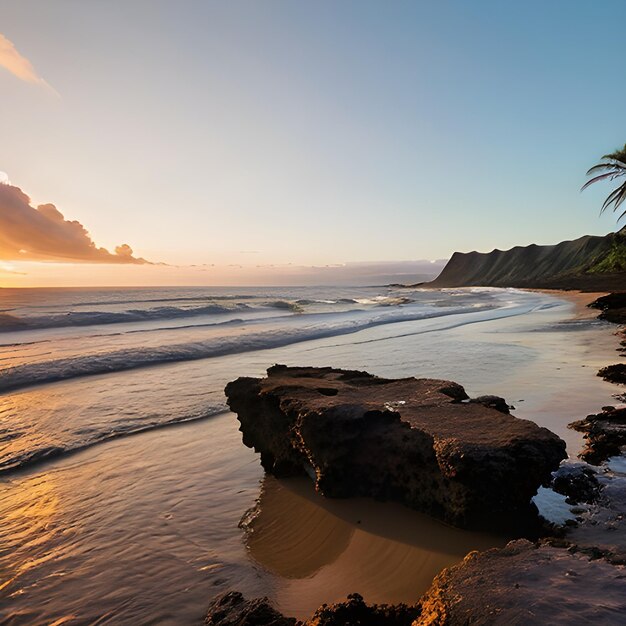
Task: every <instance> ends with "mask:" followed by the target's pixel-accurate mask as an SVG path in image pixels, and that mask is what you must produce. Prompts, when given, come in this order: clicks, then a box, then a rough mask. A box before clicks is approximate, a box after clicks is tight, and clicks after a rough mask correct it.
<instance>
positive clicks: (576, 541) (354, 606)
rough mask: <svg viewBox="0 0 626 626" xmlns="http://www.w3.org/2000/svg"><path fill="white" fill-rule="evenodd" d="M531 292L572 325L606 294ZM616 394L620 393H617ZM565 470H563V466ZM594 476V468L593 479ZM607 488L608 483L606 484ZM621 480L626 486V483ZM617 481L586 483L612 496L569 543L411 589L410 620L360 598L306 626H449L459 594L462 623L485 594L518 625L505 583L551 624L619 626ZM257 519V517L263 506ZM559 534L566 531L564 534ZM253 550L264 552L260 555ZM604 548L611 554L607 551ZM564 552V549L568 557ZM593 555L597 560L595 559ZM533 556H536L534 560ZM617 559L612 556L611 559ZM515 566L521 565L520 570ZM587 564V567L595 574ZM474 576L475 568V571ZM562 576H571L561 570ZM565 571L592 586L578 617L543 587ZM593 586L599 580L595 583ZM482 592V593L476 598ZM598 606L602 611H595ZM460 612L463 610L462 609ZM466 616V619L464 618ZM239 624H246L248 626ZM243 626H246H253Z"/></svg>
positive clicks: (513, 549)
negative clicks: (360, 619)
mask: <svg viewBox="0 0 626 626" xmlns="http://www.w3.org/2000/svg"><path fill="white" fill-rule="evenodd" d="M528 291H530V290H528ZM532 291H535V292H540V293H545V294H547V295H551V296H554V297H557V298H559V299H561V300H565V301H567V302H569V303H570V304H571V305H573V311H572V313H573V314H572V316H571V317H570V320H571V321H591V320H594V319H595V318H597V317H598V313H597V311H594V310H593V309H590V308H589V306H588V305H589V304H590V303H592V302H594V301H595V300H596V299H597V298H598V297H601V296H604V295H606V293H605V292H575V293H572V292H565V293H563V292H560V291H558V290H532ZM604 330H605V329H603V332H604ZM606 330H610V331H611V332H610V337H611V339H612V341H613V342H614V343H615V346H614V348H615V350H617V349H618V347H617V344H618V341H617V340H616V339H615V337H616V335H617V331H616V327H615V326H614V325H610V326H608V327H607V329H606ZM607 334H608V333H607ZM605 338H606V339H607V343H608V336H607V337H605ZM603 344H604V342H603ZM604 347H606V344H604ZM602 358H604V359H608V358H609V353H608V352H605V351H604V350H603V351H602ZM589 365H591V364H590V363H581V366H583V367H584V366H589ZM615 389H619V388H618V387H615ZM622 458H623V457H622ZM566 463H567V462H566ZM578 465H579V464H578ZM575 466H576V464H574V465H573V466H572V467H575ZM565 467H567V465H566V466H565ZM603 467H604V466H603ZM599 470H600V468H598V469H597V470H591V471H599ZM607 471H609V470H608V466H606V467H605V469H604V472H607ZM611 471H612V472H613V473H614V468H612V470H611ZM567 472H569V470H566V473H567ZM618 476H619V475H618ZM268 478H270V481H272V480H274V481H275V479H273V478H271V477H268ZM612 480H613V481H614V482H611V481H612ZM623 480H624V481H626V478H624V479H623ZM621 481H622V478H621V477H618V478H617V479H616V478H615V476H614V475H613V476H610V477H603V478H602V479H600V483H597V482H596V483H593V482H592V483H590V484H597V485H599V484H602V486H603V487H604V488H605V489H606V493H607V494H609V493H611V496H606V497H609V500H604V501H601V503H600V504H598V505H597V506H595V507H593V506H589V505H587V506H585V505H584V504H583V505H582V508H580V506H579V507H578V513H579V514H580V513H581V512H582V513H584V515H583V516H582V517H581V516H580V515H579V516H578V517H577V522H576V523H574V524H573V526H574V528H575V530H576V531H577V534H576V532H575V533H573V534H571V539H570V540H568V539H556V537H559V536H560V533H559V532H556V534H555V537H552V538H550V537H548V538H547V539H546V540H544V541H543V542H540V543H539V544H535V545H533V544H531V543H529V542H520V541H517V542H512V543H510V544H508V546H507V547H506V548H504V549H502V548H496V549H490V550H488V551H486V552H485V551H480V549H479V552H478V553H471V554H469V555H468V556H467V557H466V558H465V559H464V560H463V562H461V563H460V564H458V565H454V566H452V567H450V566H448V567H446V568H445V569H443V570H442V572H441V573H440V574H439V575H438V576H437V577H435V580H434V582H433V584H432V585H431V587H430V588H429V590H428V591H427V592H426V593H424V594H423V595H422V594H421V593H420V592H418V591H417V589H414V592H415V594H416V596H421V599H420V598H418V597H416V598H415V600H414V604H413V606H412V607H411V609H410V611H414V612H415V613H414V614H412V615H411V617H410V618H408V617H407V616H406V615H404V614H403V611H404V610H405V608H406V607H404V605H397V604H396V606H395V607H380V606H377V605H376V604H374V605H372V606H370V607H367V606H363V605H362V599H361V596H360V595H357V596H348V600H347V601H344V602H340V603H338V604H336V605H334V606H330V607H328V608H324V607H323V608H321V609H319V610H318V612H316V613H315V615H314V617H313V618H312V621H311V622H308V621H307V622H306V624H309V623H315V624H318V623H326V622H319V621H317V620H318V614H319V613H320V612H322V613H324V614H325V615H327V616H329V617H330V621H329V622H328V623H329V624H334V623H337V624H340V623H342V622H341V621H337V622H334V621H332V620H333V615H334V614H335V613H336V614H337V615H343V614H345V612H346V611H348V612H350V611H356V612H359V613H358V614H361V613H362V612H363V611H369V613H367V615H370V616H372V615H373V616H378V617H379V618H380V615H381V611H382V615H384V616H385V619H387V618H388V619H389V622H387V621H385V620H384V619H382V618H380V623H381V624H382V623H394V624H396V623H406V624H409V623H413V624H414V625H415V624H444V623H446V624H447V623H456V622H455V621H454V618H452V621H450V619H451V618H450V612H454V611H457V612H458V613H459V614H461V609H459V608H458V606H455V605H457V603H458V597H459V594H460V593H461V594H465V595H467V596H468V597H469V600H467V599H465V598H464V599H463V600H462V601H461V603H460V606H461V607H462V608H463V610H464V611H466V612H465V613H463V614H464V615H465V616H466V617H467V616H468V615H472V618H473V619H476V618H478V619H479V620H480V616H481V612H483V611H485V610H486V607H485V606H484V603H485V599H484V595H482V594H487V595H490V596H491V597H492V598H499V599H498V600H496V602H500V603H501V605H502V607H506V608H502V609H498V610H499V611H500V610H502V611H504V612H503V614H502V615H505V614H506V613H507V612H508V614H509V617H512V618H513V619H516V618H517V617H520V616H522V615H524V614H526V611H527V609H526V607H525V606H524V605H523V604H521V605H520V604H519V602H518V604H517V605H516V604H515V601H513V602H512V601H511V600H510V595H511V594H510V591H508V590H507V589H504V588H503V586H504V587H506V583H505V582H503V581H504V580H511V579H512V580H515V581H522V586H523V587H524V586H527V587H528V589H529V590H530V591H529V592H528V593H529V594H530V597H529V596H526V597H524V593H521V594H520V596H521V598H523V599H524V601H525V602H528V600H529V599H530V598H532V599H533V600H534V601H536V604H537V608H538V607H542V614H545V615H550V616H551V619H554V620H555V621H554V623H583V621H584V620H585V619H587V618H588V617H590V616H591V615H597V613H596V612H597V611H598V610H599V607H602V609H600V610H601V611H602V616H603V619H606V622H605V623H607V624H613V623H615V624H618V623H620V622H619V620H620V619H621V615H622V611H623V609H624V606H623V604H622V603H621V598H622V597H623V591H624V584H623V582H622V580H623V578H624V573H625V572H626V570H624V567H623V565H622V563H623V561H622V560H621V558H622V557H620V556H619V554H620V551H623V550H624V546H623V545H621V544H620V540H621V541H623V538H622V535H623V529H622V533H610V532H608V533H607V531H612V530H615V526H614V523H613V521H612V517H611V516H610V514H609V515H608V517H609V522H610V523H608V524H607V523H606V517H607V513H606V512H605V511H609V512H611V511H613V509H612V503H611V502H612V500H611V498H613V499H615V491H613V492H611V491H610V488H611V487H612V488H613V489H614V490H615V488H617V489H618V490H621V492H620V494H619V496H620V498H622V499H623V498H624V495H625V494H624V490H625V489H626V482H621ZM280 488H282V489H284V488H285V487H284V486H283V487H280ZM572 504H577V502H572ZM620 506H621V505H620ZM269 508H271V507H269ZM572 510H577V509H576V507H574V508H573V509H572ZM613 512H614V511H613ZM266 513H267V511H266ZM273 513H274V514H275V515H276V518H275V522H276V521H278V522H280V520H281V519H283V518H287V517H289V514H288V512H287V511H285V510H283V511H278V510H277V511H275V512H273ZM260 515H263V509H262V506H261V514H260ZM598 519H599V520H600V521H601V522H604V526H601V527H600V528H594V527H595V526H596V525H597V524H598ZM617 519H619V520H621V519H622V516H621V515H618V517H617ZM270 528H271V524H270ZM564 528H567V526H566V527H564ZM589 528H592V531H591V532H589ZM259 530H262V531H263V534H265V533H267V532H268V529H267V527H266V528H263V527H261V528H260V529H259ZM274 530H275V529H274ZM615 535H617V537H618V539H617V544H616V545H612V544H610V542H608V541H607V539H606V537H607V536H608V537H609V538H615ZM270 536H271V531H270ZM566 536H567V533H566ZM590 538H591V539H590ZM265 539H266V538H265V537H254V538H253V543H252V546H253V547H252V552H253V553H254V552H257V553H260V554H265V555H266V557H267V555H270V556H269V558H270V560H271V558H272V556H271V555H272V554H273V552H274V549H275V548H276V545H272V541H271V539H270V541H269V542H268V543H266V542H265ZM590 540H591V541H592V543H591V544H590V543H589V541H590ZM603 542H604V546H603V547H601V548H597V547H595V546H596V545H603ZM614 543H615V542H614ZM259 545H260V546H261V548H262V549H259ZM607 545H608V546H609V547H608V548H607ZM566 548H569V549H567V550H566ZM594 550H595V551H599V552H598V553H597V554H595V553H594ZM535 551H536V555H535V554H534V552H535ZM578 551H580V552H581V555H580V556H579V555H575V554H574V553H575V552H578ZM616 552H617V556H616V555H615V554H616ZM501 555H502V556H501ZM586 555H591V556H592V557H593V558H595V559H598V557H600V561H597V560H596V561H590V560H589V556H586ZM594 555H595V556H594ZM611 555H613V558H610V556H611ZM502 557H504V559H502ZM261 559H263V557H261ZM481 559H482V560H481ZM607 559H608V560H607ZM499 560H501V561H502V563H500V562H499ZM518 562H519V563H520V564H521V565H518V564H517V563H518ZM475 563H480V565H478V566H476V565H475ZM538 563H543V565H538ZM494 564H495V565H494ZM591 564H593V566H592V565H591ZM476 567H478V571H475V570H476ZM519 567H521V568H522V569H521V571H520V570H517V569H516V568H519ZM472 568H474V570H473V569H472ZM494 568H495V569H494ZM534 568H539V569H537V571H536V572H535V571H534ZM567 568H570V569H569V570H567ZM566 570H567V571H571V572H575V571H576V573H572V576H574V575H575V576H577V577H578V576H581V577H582V579H586V578H587V577H588V576H592V578H593V579H594V585H591V586H587V585H585V584H584V583H583V584H582V585H580V584H579V585H578V589H577V597H578V598H579V600H580V601H581V602H583V603H585V606H586V608H585V610H584V611H583V612H579V613H576V612H573V613H570V612H569V611H568V610H567V609H568V604H567V603H568V601H567V600H566V599H564V597H563V591H559V590H558V588H555V589H554V590H553V591H546V590H545V586H546V585H552V584H553V579H554V578H555V577H556V578H558V577H560V576H562V575H563V573H564V572H565V571H566ZM350 571H354V569H353V568H351V570H350ZM592 571H593V575H592ZM470 572H473V573H470ZM566 575H567V574H566ZM476 576H479V578H478V582H475V577H476ZM484 576H486V581H487V582H486V583H485V582H483V581H484V579H483V577H484ZM528 576H530V579H529V581H539V580H540V579H541V577H542V576H543V577H545V580H544V581H543V582H535V583H532V582H530V584H527V585H525V584H524V583H527V582H528V581H527V577H528ZM596 578H597V579H598V580H596ZM468 585H469V587H468ZM354 586H355V588H354V590H353V591H358V588H357V587H358V585H357V584H356V583H354ZM515 587H516V588H518V587H520V585H519V584H516V585H515ZM481 588H482V591H480V589H481ZM461 598H463V595H461ZM602 598H604V600H602ZM242 600H243V599H242ZM224 601H225V600H224V597H223V596H222V597H219V598H218V599H217V600H216V601H215V603H216V604H215V605H219V604H220V603H221V602H224ZM228 601H230V600H226V602H228ZM377 601H379V600H376V599H371V600H370V602H377ZM387 601H389V600H387ZM244 602H245V601H244ZM366 602H367V600H366ZM391 602H393V600H391ZM405 602H406V600H405ZM598 602H599V603H600V604H598ZM277 604H278V607H279V609H281V610H282V611H283V612H284V614H287V615H294V614H295V615H297V616H298V617H302V612H301V611H295V610H293V609H292V611H291V612H290V611H289V610H285V608H286V606H285V605H289V604H290V602H289V601H287V602H285V601H284V599H283V600H282V601H280V600H279V601H278V603H277ZM409 604H410V603H409ZM463 604H465V605H467V606H463ZM442 605H443V606H442ZM212 606H214V605H212ZM468 607H469V608H468ZM294 608H295V607H294ZM212 610H213V609H211V610H210V611H209V615H208V619H207V623H208V624H215V625H218V624H220V623H221V622H220V621H219V619H218V620H216V621H213V617H212ZM395 611H399V612H400V613H399V614H402V616H403V619H404V620H405V621H400V622H396V621H395V620H396V613H395ZM467 611H469V613H468V612H467ZM472 612H473V613H472ZM534 614H535V613H533V612H529V613H528V614H527V615H526V618H528V619H530V618H531V616H532V615H534ZM415 615H417V616H418V618H417V619H416V620H415V621H414V622H413V621H412V620H413V618H414V617H415ZM243 623H244V624H247V623H248V622H243ZM249 623H250V624H252V623H253V622H249Z"/></svg>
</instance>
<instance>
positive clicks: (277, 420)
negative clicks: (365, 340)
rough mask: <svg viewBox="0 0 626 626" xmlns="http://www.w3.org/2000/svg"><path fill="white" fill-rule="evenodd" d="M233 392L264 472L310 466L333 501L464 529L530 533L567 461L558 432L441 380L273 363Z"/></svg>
mask: <svg viewBox="0 0 626 626" xmlns="http://www.w3.org/2000/svg"><path fill="white" fill-rule="evenodd" d="M226 395H227V397H228V403H229V405H230V407H231V409H232V410H233V411H234V412H236V413H237V414H238V419H239V421H240V422H241V428H240V430H241V431H242V433H243V442H244V444H245V445H247V446H248V447H251V448H254V449H255V450H257V451H258V452H260V454H261V463H262V465H263V467H264V468H265V470H266V471H268V472H270V473H272V474H274V475H276V476H278V477H284V476H292V475H298V474H304V473H308V474H309V475H310V476H311V477H312V478H313V479H314V480H315V484H316V487H317V489H318V490H319V491H320V492H321V493H322V494H324V495H326V496H330V497H347V496H372V497H375V498H379V499H391V500H397V501H400V502H403V503H404V504H406V505H408V506H410V507H412V508H414V509H417V510H420V511H423V512H425V513H428V514H430V515H433V516H434V517H438V518H440V519H442V520H444V521H446V522H449V523H451V524H454V525H456V526H460V527H468V528H486V529H498V530H506V531H509V532H519V533H529V532H531V530H530V529H531V525H532V524H537V523H538V516H537V509H536V507H535V506H534V504H531V502H530V500H531V498H532V496H533V495H534V494H535V493H536V491H537V488H538V487H539V485H541V484H547V482H549V480H550V475H551V472H552V471H553V470H555V469H557V467H558V465H559V462H560V460H561V459H563V458H564V457H565V443H564V442H563V441H562V440H561V439H560V438H559V437H557V436H556V435H555V434H554V433H552V432H550V431H549V430H547V429H545V428H540V427H539V426H537V425H536V424H534V423H533V422H530V421H527V420H521V419H517V418H515V417H513V416H511V415H508V414H505V413H502V412H501V411H499V410H497V409H494V408H491V407H489V406H485V405H484V404H481V403H470V402H467V401H466V400H468V397H467V394H466V393H465V390H464V389H463V387H461V386H460V385H458V384H457V383H453V382H449V381H444V380H433V379H415V378H406V379H399V380H387V379H383V378H378V377H375V376H372V375H370V374H367V373H365V372H355V371H347V370H338V369H332V368H296V367H289V368H288V367H286V366H274V367H272V368H270V369H269V370H268V376H267V378H264V379H257V378H239V379H237V380H236V381H234V382H231V383H229V384H228V385H227V387H226ZM534 530H536V528H535V529H534Z"/></svg>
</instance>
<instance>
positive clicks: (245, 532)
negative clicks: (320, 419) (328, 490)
mask: <svg viewBox="0 0 626 626" xmlns="http://www.w3.org/2000/svg"><path fill="white" fill-rule="evenodd" d="M613 343H614V339H613V338H612V337H611V333H610V331H609V330H608V327H607V325H606V324H605V323H603V322H598V321H596V320H592V319H582V320H581V319H576V318H574V317H573V305H572V304H571V303H569V302H567V301H564V300H561V299H559V298H556V297H554V296H551V295H547V294H543V293H533V292H524V291H519V290H512V289H506V290H501V289H480V288H472V289H447V290H427V289H395V288H387V287H371V288H363V287H359V288H343V287H342V288H336V287H315V288H312V287H306V288H304V287H303V288H258V287H257V288H241V287H236V288H235V287H233V288H159V289H154V288H149V289H148V288H144V289H61V290H44V289H42V290H38V289H32V290H10V289H4V290H0V621H3V622H7V623H11V624H18V623H24V624H39V623H41V624H50V623H55V624H61V623H76V624H80V623H98V624H104V623H120V624H124V623H129V622H135V623H142V624H144V623H155V624H156V623H158V624H165V623H171V624H180V623H194V622H196V623H201V621H202V615H203V613H204V611H205V610H206V606H207V604H208V602H209V601H210V599H211V598H212V597H213V596H215V595H216V594H217V593H220V592H222V591H225V590H228V589H239V590H241V591H243V592H245V593H246V594H247V595H249V596H255V595H267V596H270V597H271V598H272V599H273V600H274V601H275V602H277V604H278V605H279V607H280V608H281V609H282V610H284V611H286V612H287V613H289V614H292V615H297V616H305V615H307V614H309V613H310V612H311V611H312V610H313V609H314V608H315V607H316V606H318V605H319V604H321V603H323V602H332V601H336V600H339V599H341V598H342V597H345V595H346V594H347V593H350V592H353V591H358V592H360V593H362V594H363V595H364V596H365V597H366V599H367V600H370V601H377V602H396V601H408V602H410V601H415V600H417V598H418V597H419V594H420V593H422V592H423V590H424V589H425V588H427V586H428V585H429V584H430V581H431V580H432V577H433V576H434V575H436V573H437V572H438V571H439V570H440V569H441V568H442V567H444V566H446V565H449V564H452V563H454V562H457V561H458V560H460V559H461V558H462V557H463V555H464V554H465V553H466V552H467V551H469V550H471V549H475V548H476V549H483V548H485V547H489V546H491V545H500V544H501V542H502V541H503V540H504V539H503V538H496V537H489V536H486V535H481V534H478V533H464V532H462V531H457V530H454V529H449V528H447V527H445V526H443V525H440V524H438V523H437V522H433V521H432V520H429V519H428V518H425V517H424V516H420V515H419V514H418V513H415V512H411V511H408V510H406V509H404V508H403V507H397V506H394V505H391V504H389V505H381V504H380V503H375V504H374V503H369V502H368V501H364V502H362V501H353V502H352V501H343V502H342V501H340V502H333V503H332V505H331V504H329V503H328V502H327V501H324V500H323V499H322V498H320V497H318V496H317V494H315V493H314V492H313V490H312V488H311V485H309V484H308V483H307V482H306V481H304V483H303V482H302V481H285V482H279V481H274V480H273V479H271V478H267V477H264V476H263V472H262V470H261V468H260V466H259V462H258V458H257V455H256V454H255V453H254V452H253V451H251V450H248V449H247V448H245V447H244V446H243V445H242V443H241V436H240V433H239V432H238V423H237V421H236V419H235V416H233V415H232V414H231V413H228V410H227V407H226V404H225V398H224V393H223V389H224V386H225V384H226V383H227V382H228V381H230V380H233V379H234V378H236V377H237V376H261V375H263V373H264V371H265V370H266V369H267V367H269V366H271V365H273V364H275V363H286V364H289V365H317V366H322V365H324V366H326V365H330V366H333V367H345V368H351V369H362V370H367V371H369V372H371V373H373V374H377V375H381V376H388V377H396V376H420V377H421V376H426V377H435V378H446V379H451V380H456V381H457V382H459V383H461V384H462V385H464V386H465V387H466V390H467V391H468V393H470V395H478V394H485V393H495V394H499V395H502V396H504V397H505V398H506V399H507V401H509V403H511V404H512V405H514V406H515V410H514V411H513V412H514V414H515V415H517V416H518V417H522V418H526V419H533V420H534V421H536V422H537V423H539V424H541V425H543V426H547V427H549V428H551V429H552V430H554V431H555V432H557V433H558V434H559V435H560V436H562V437H563V438H565V439H566V441H567V443H568V449H569V453H570V455H572V456H575V454H576V453H577V451H578V449H579V448H580V444H581V440H580V435H578V434H577V433H575V432H573V431H571V430H568V429H567V423H568V422H570V421H573V420H574V419H579V418H581V417H584V415H586V414H587V413H588V412H591V411H596V410H597V409H599V407H600V406H601V405H603V404H607V403H609V402H610V401H611V394H612V393H614V388H613V387H612V386H610V385H608V384H607V383H604V382H603V381H602V380H600V379H599V378H597V377H596V376H595V371H596V369H597V367H599V366H601V365H604V364H606V362H605V361H604V359H606V358H607V354H610V351H611V350H612V349H613ZM609 358H610V357H609ZM594 368H595V369H594ZM250 510H252V511H253V512H254V514H253V515H250V513H249V512H250ZM247 512H248V515H246V513H247ZM242 518H244V520H245V519H247V520H250V519H252V522H250V523H243V524H240V521H241V520H242ZM389 568H391V569H389ZM388 570H389V571H388ZM390 572H391V573H390ZM392 572H396V574H395V575H393V573H392Z"/></svg>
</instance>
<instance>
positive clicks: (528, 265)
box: [424, 227, 626, 291]
mask: <svg viewBox="0 0 626 626" xmlns="http://www.w3.org/2000/svg"><path fill="white" fill-rule="evenodd" d="M424 286H429V287H437V288H439V287H473V286H475V287H479V286H480V287H520V288H524V287H525V288H538V289H539V288H542V289H580V290H582V291H604V290H626V227H624V228H622V229H621V230H619V231H617V232H614V233H609V234H608V235H605V236H597V235H584V236H582V237H579V238H578V239H574V240H571V241H562V242H560V243H558V244H554V245H547V246H540V245H537V244H530V245H528V246H515V247H513V248H511V249H509V250H498V249H495V250H492V251H491V252H476V251H474V252H455V253H454V254H453V255H452V256H451V257H450V260H449V261H448V263H447V264H446V266H445V267H444V268H443V270H442V271H441V273H440V274H439V276H438V277H437V278H436V279H435V280H433V281H431V282H429V283H425V284H424Z"/></svg>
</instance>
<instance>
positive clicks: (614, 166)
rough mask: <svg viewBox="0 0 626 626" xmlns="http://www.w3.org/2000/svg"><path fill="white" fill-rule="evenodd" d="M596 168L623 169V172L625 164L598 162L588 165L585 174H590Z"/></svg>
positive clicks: (625, 171)
mask: <svg viewBox="0 0 626 626" xmlns="http://www.w3.org/2000/svg"><path fill="white" fill-rule="evenodd" d="M597 170H618V171H621V170H624V173H626V164H617V163H598V164H597V165H594V166H593V167H590V168H589V169H588V170H587V176H590V175H591V174H593V173H594V172H596V171H597Z"/></svg>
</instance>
